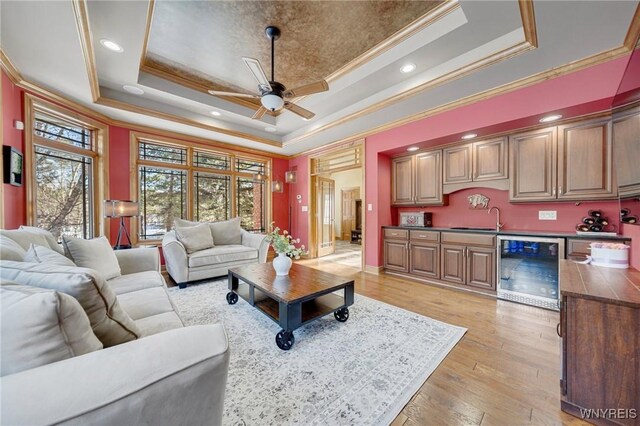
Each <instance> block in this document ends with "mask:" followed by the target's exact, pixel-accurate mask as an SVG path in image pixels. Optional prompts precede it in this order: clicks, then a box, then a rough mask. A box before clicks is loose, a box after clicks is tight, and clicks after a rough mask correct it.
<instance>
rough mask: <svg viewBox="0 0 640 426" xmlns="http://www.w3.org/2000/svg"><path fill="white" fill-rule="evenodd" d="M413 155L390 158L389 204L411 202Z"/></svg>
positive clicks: (413, 178)
mask: <svg viewBox="0 0 640 426" xmlns="http://www.w3.org/2000/svg"><path fill="white" fill-rule="evenodd" d="M413 158H414V157H402V158H394V159H393V160H391V204H396V205H402V204H413V203H414V202H413V199H414V196H413V195H414V180H415V173H414V168H413V166H414V163H413V161H414V160H413Z"/></svg>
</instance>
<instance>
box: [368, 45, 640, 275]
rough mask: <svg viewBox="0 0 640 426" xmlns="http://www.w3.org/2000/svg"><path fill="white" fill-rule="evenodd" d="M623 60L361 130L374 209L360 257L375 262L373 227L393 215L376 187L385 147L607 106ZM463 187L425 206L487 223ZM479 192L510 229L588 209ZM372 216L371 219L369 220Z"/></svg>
mask: <svg viewBox="0 0 640 426" xmlns="http://www.w3.org/2000/svg"><path fill="white" fill-rule="evenodd" d="M628 60H629V57H628V56H627V57H623V58H620V59H616V60H613V61H609V62H606V63H603V64H599V65H596V66H593V67H590V68H586V69H583V70H580V71H577V72H574V73H571V74H567V75H564V76H561V77H557V78H554V79H550V80H546V81H543V82H541V83H537V84H534V85H532V86H529V87H524V88H522V89H518V90H515V91H513V92H510V93H505V94H503V95H498V96H495V97H492V98H488V99H485V100H482V101H479V102H476V103H473V104H470V105H466V106H463V107H460V108H456V109H454V110H451V111H446V112H443V113H441V114H438V115H435V116H431V117H427V118H425V119H423V120H420V121H416V122H413V123H410V124H407V125H404V126H400V127H396V128H393V129H390V130H388V131H385V132H382V133H378V134H376V135H372V136H370V137H367V139H366V143H365V167H366V169H367V171H368V173H367V174H366V176H367V178H366V187H367V199H366V200H365V203H367V204H373V210H374V213H373V214H377V215H378V218H377V221H376V220H375V219H374V220H370V217H371V216H372V213H371V212H367V222H366V230H365V232H366V242H367V243H366V247H365V264H366V265H369V266H374V267H377V266H379V265H381V264H382V252H381V249H380V246H381V230H380V227H381V226H384V225H391V224H393V223H394V221H395V220H397V219H396V218H395V217H396V215H397V209H392V208H391V198H390V197H389V195H388V192H387V191H386V190H385V189H382V188H383V187H385V188H387V187H388V186H389V182H390V179H389V176H388V175H387V174H386V173H385V170H386V167H387V165H386V163H387V162H388V161H389V160H388V158H386V157H385V155H393V154H396V153H401V152H405V149H406V147H408V146H410V145H416V146H419V147H421V148H426V147H432V146H437V145H441V144H444V143H451V142H456V141H459V140H460V136H461V135H462V134H464V133H466V132H469V131H474V132H475V133H478V134H479V136H480V137H482V136H483V135H488V134H490V133H491V132H496V131H509V130H515V129H518V128H521V127H523V126H528V125H532V124H538V119H539V118H540V117H541V116H543V115H545V114H548V113H551V112H559V113H561V114H563V115H564V117H565V118H566V117H572V116H578V115H582V114H586V113H590V112H596V111H601V110H606V109H608V108H610V107H611V100H612V98H613V96H614V95H615V93H616V90H617V88H618V85H619V83H620V80H621V78H622V75H623V73H624V71H625V68H626V64H627V61H628ZM478 129H480V131H479V130H478ZM376 171H381V173H376ZM467 192H468V191H461V193H460V194H459V195H458V194H453V195H452V197H451V198H450V200H452V201H451V204H450V205H449V206H447V207H440V208H429V209H425V210H430V211H434V212H435V213H436V219H435V220H436V221H437V222H436V224H438V223H439V224H440V225H441V226H482V227H484V226H491V225H492V223H494V222H492V220H491V219H490V218H489V216H488V215H486V213H482V212H473V214H470V212H469V210H468V204H467V205H465V204H464V202H463V201H465V200H464V194H465V193H467ZM482 192H483V193H486V194H487V195H489V194H491V195H489V196H490V197H493V200H492V205H498V206H500V207H501V209H504V210H505V213H506V214H505V215H504V217H505V219H504V221H505V222H507V229H512V230H515V229H523V230H554V231H558V230H564V231H568V232H571V231H572V230H573V229H574V226H575V223H577V221H578V220H579V218H580V217H582V216H581V215H582V212H583V211H585V212H586V211H587V210H589V209H588V208H586V207H587V203H585V204H583V205H581V206H579V207H578V208H574V207H575V206H573V207H572V205H571V204H566V203H545V204H543V205H539V204H535V205H511V204H509V203H508V201H507V200H508V198H507V197H508V195H507V194H506V193H505V192H502V191H491V190H484V189H483V190H482ZM588 205H589V206H591V208H594V207H597V208H602V209H605V210H611V209H612V208H613V207H612V204H611V203H589V204H588ZM540 208H544V209H548V210H557V211H558V215H559V220H558V221H555V222H551V221H549V222H540V221H538V220H537V212H538V210H539V209H540ZM387 212H389V213H387ZM476 214H477V215H476ZM482 214H484V215H485V216H482ZM392 216H393V217H392ZM612 217H617V216H613V215H612ZM445 222H446V223H445ZM372 224H375V226H370V225H372ZM565 226H566V228H565Z"/></svg>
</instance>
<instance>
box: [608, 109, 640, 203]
mask: <svg viewBox="0 0 640 426" xmlns="http://www.w3.org/2000/svg"><path fill="white" fill-rule="evenodd" d="M613 147H614V154H615V165H616V171H617V174H618V190H619V192H620V197H621V198H631V197H639V196H640V164H638V163H639V162H640V108H634V109H632V110H628V111H625V112H623V113H617V114H616V115H615V118H614V120H613Z"/></svg>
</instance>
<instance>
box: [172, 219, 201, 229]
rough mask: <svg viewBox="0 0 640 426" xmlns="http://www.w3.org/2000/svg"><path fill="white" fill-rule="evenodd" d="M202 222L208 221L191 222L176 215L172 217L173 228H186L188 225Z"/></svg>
mask: <svg viewBox="0 0 640 426" xmlns="http://www.w3.org/2000/svg"><path fill="white" fill-rule="evenodd" d="M203 223H208V222H192V221H190V220H186V219H180V218H179V217H176V218H174V219H173V227H174V228H186V227H188V226H196V225H201V224H203Z"/></svg>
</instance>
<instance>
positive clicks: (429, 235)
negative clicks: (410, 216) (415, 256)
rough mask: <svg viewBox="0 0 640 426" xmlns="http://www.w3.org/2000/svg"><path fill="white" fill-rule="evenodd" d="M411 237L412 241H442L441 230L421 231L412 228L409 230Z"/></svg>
mask: <svg viewBox="0 0 640 426" xmlns="http://www.w3.org/2000/svg"><path fill="white" fill-rule="evenodd" d="M409 238H410V239H411V241H431V242H438V241H440V232H438V231H419V230H417V229H412V230H410V231H409Z"/></svg>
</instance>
